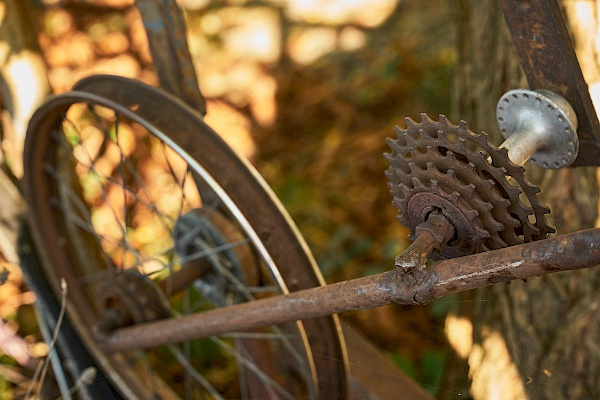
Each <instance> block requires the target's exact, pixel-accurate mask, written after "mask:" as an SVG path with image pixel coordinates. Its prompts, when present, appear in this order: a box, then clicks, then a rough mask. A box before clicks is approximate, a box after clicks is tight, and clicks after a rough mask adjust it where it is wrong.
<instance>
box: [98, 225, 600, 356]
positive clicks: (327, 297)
mask: <svg viewBox="0 0 600 400" xmlns="http://www.w3.org/2000/svg"><path fill="white" fill-rule="evenodd" d="M415 243H416V242H415ZM405 254H407V253H405ZM400 257H402V256H400ZM412 260H413V261H412V263H413V264H414V265H413V267H412V268H419V271H422V272H424V273H425V278H423V279H420V282H414V281H413V280H411V279H406V274H407V273H410V272H409V271H410V270H411V268H410V267H408V266H407V264H408V263H404V264H403V265H404V267H403V268H398V269H396V270H391V271H387V272H384V273H382V274H378V275H373V276H369V277H365V278H359V279H353V280H350V281H345V282H340V283H336V284H333V285H328V286H322V287H317V288H313V289H308V290H304V291H300V292H294V293H291V294H288V295H282V296H277V297H271V298H267V299H263V300H257V301H253V302H249V303H242V304H238V305H234V306H230V307H226V308H220V309H215V310H211V311H208V312H205V313H200V314H193V315H188V316H184V317H181V318H179V319H177V320H176V321H174V320H172V319H167V320H161V321H155V322H150V323H144V324H139V325H135V326H132V327H127V328H122V329H118V330H116V331H115V332H113V333H112V334H110V335H107V336H104V335H98V340H99V341H100V342H101V343H102V344H103V345H104V346H106V348H107V350H109V351H126V350H134V349H141V348H151V347H155V346H159V345H164V344H172V343H177V342H181V341H186V340H192V339H200V338H204V337H208V336H213V335H219V334H224V333H227V332H236V331H238V332H239V331H245V330H248V329H253V328H256V327H260V326H268V325H273V324H279V323H284V322H289V321H294V320H300V319H310V318H316V317H320V316H325V315H330V314H336V313H341V312H345V311H352V310H360V309H368V308H374V307H379V306H383V305H386V304H393V303H396V304H426V303H428V302H430V301H432V300H433V299H436V298H438V297H442V296H445V295H448V294H452V293H457V292H461V291H465V290H470V289H474V288H478V287H483V286H489V285H492V284H496V283H501V282H508V281H511V280H515V279H527V278H531V277H534V276H541V275H544V274H548V273H552V272H559V271H566V270H573V269H581V268H588V267H591V266H594V265H596V264H599V263H600V228H596V229H590V230H587V231H580V232H575V233H571V234H568V235H564V236H560V237H557V238H553V239H546V240H541V241H537V242H533V243H527V244H523V245H518V246H512V247H507V248H504V249H500V250H495V251H490V252H486V253H479V254H474V255H471V256H466V257H461V258H455V259H451V260H444V261H437V262H430V263H429V264H428V265H427V267H426V268H424V269H423V268H420V265H419V263H420V261H419V260H416V259H414V257H413V258H412ZM401 264H402V263H401ZM396 265H398V260H397V261H396ZM174 324H177V328H176V329H174Z"/></svg>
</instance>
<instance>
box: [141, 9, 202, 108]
mask: <svg viewBox="0 0 600 400" xmlns="http://www.w3.org/2000/svg"><path fill="white" fill-rule="evenodd" d="M135 3H136V7H137V8H138V9H139V10H140V13H141V15H142V21H143V22H144V27H145V28H146V35H147V36H148V41H149V44H150V52H151V53H152V60H153V62H154V68H155V70H156V73H157V75H158V79H159V81H160V86H161V87H162V88H163V89H165V90H166V91H168V92H170V93H171V94H173V95H175V96H177V97H179V98H180V99H182V100H183V101H185V102H186V103H187V104H188V105H190V106H191V107H192V108H193V109H195V110H196V111H198V112H199V113H200V114H201V115H205V114H206V102H205V100H204V97H203V96H202V93H201V92H200V89H199V86H198V79H197V77H196V71H195V69H194V64H193V62H192V57H191V55H190V51H189V49H188V44H187V32H186V29H185V19H184V17H183V13H182V11H181V9H180V8H179V6H178V5H177V2H176V1H175V0H136V2H135Z"/></svg>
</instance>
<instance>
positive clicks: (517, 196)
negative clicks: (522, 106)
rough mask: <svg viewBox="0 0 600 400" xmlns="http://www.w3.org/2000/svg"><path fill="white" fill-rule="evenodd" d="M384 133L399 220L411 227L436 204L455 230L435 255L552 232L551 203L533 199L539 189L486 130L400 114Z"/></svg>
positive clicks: (471, 250) (483, 248)
mask: <svg viewBox="0 0 600 400" xmlns="http://www.w3.org/2000/svg"><path fill="white" fill-rule="evenodd" d="M406 125H407V128H406V129H403V128H399V127H395V128H394V129H395V131H396V133H397V138H396V139H388V144H389V146H390V147H391V150H392V152H391V153H387V154H385V157H386V159H387V160H388V162H389V163H390V167H389V169H388V170H387V171H386V175H387V177H388V178H389V179H390V183H389V187H390V192H391V194H392V196H393V198H394V199H393V204H394V206H395V207H396V208H397V209H398V211H399V214H398V220H399V221H400V222H401V223H402V224H403V225H405V226H407V227H409V228H410V229H411V236H413V237H414V233H415V228H416V227H417V226H418V225H419V224H420V223H421V222H423V221H425V219H426V218H427V215H428V214H429V212H431V211H433V210H434V209H439V210H441V211H442V213H443V214H444V215H445V216H446V218H448V219H449V220H450V221H451V222H452V224H453V226H454V229H455V232H456V235H455V237H454V239H453V240H451V241H450V242H449V243H448V244H447V245H446V246H445V247H444V249H443V250H442V252H441V254H440V255H441V257H443V258H453V257H458V256H463V255H468V254H473V253H476V252H480V251H486V250H493V249H499V248H502V247H506V246H511V245H516V244H521V243H524V242H531V241H534V240H539V239H544V238H546V236H547V235H548V234H549V233H553V232H554V231H555V230H554V228H553V227H552V226H550V225H549V224H548V223H547V221H546V218H545V214H548V213H549V212H550V209H549V208H548V207H546V206H544V205H543V204H541V203H540V202H539V200H538V199H537V197H536V195H537V193H539V191H540V189H539V188H538V187H537V186H535V185H532V184H531V183H530V182H529V181H528V180H527V179H526V178H525V175H524V172H525V169H524V168H523V167H521V166H517V165H515V164H514V163H512V162H511V161H510V159H509V158H508V155H507V151H506V149H504V148H497V147H495V146H494V145H492V144H491V143H490V142H489V141H488V139H487V135H486V134H485V133H481V134H475V133H473V132H472V131H471V130H469V129H468V128H467V125H466V123H465V122H464V121H463V122H461V123H460V124H459V125H454V124H452V123H450V122H448V120H447V119H446V117H445V116H443V115H440V117H439V121H434V120H432V119H431V118H429V117H428V116H427V115H425V114H422V115H421V122H415V121H413V120H412V119H410V118H407V119H406Z"/></svg>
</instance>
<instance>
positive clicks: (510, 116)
mask: <svg viewBox="0 0 600 400" xmlns="http://www.w3.org/2000/svg"><path fill="white" fill-rule="evenodd" d="M496 118H497V119H498V125H499V126H500V131H501V132H502V135H503V136H504V138H505V139H506V140H505V141H504V143H502V145H501V147H505V148H506V149H507V150H508V157H509V158H510V160H511V161H512V162H514V163H515V164H517V165H523V164H525V163H526V162H527V161H528V160H529V161H531V162H532V163H534V164H536V165H539V166H541V167H544V168H554V169H556V168H562V167H566V166H568V165H570V164H571V163H572V162H573V161H574V160H575V158H576V157H577V152H578V151H579V139H578V137H577V116H576V115H575V111H574V110H573V108H572V107H571V105H570V104H569V103H568V102H567V101H566V100H565V99H564V98H562V97H561V96H559V95H557V94H556V93H553V92H550V91H547V90H539V91H531V90H525V89H517V90H511V91H509V92H507V93H506V94H504V96H502V98H501V99H500V101H498V106H497V108H496Z"/></svg>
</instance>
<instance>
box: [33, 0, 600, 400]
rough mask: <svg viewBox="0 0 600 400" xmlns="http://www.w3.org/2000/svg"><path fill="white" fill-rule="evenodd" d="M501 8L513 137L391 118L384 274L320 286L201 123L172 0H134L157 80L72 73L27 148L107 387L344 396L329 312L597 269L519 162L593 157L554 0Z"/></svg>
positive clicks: (162, 392)
mask: <svg viewBox="0 0 600 400" xmlns="http://www.w3.org/2000/svg"><path fill="white" fill-rule="evenodd" d="M513 3H514V2H512V1H509V0H501V1H500V4H501V5H502V6H503V7H504V11H505V17H506V19H507V22H508V25H509V28H510V31H511V33H513V37H514V40H515V44H516V47H517V50H518V51H519V55H520V58H521V60H522V63H523V66H524V69H525V72H526V74H527V75H528V80H529V84H530V88H531V90H530V91H524V90H517V91H512V92H509V93H507V95H505V97H503V98H502V99H501V100H500V102H499V106H498V107H499V108H498V119H499V123H500V126H501V129H502V130H503V132H505V133H506V136H507V141H506V142H505V143H504V145H503V146H501V147H500V148H499V147H496V146H494V145H493V144H491V143H489V141H488V140H487V138H486V136H485V135H484V134H475V133H473V132H471V131H470V130H469V129H468V128H467V126H466V124H465V123H460V124H459V125H454V124H451V123H450V122H448V121H447V120H446V119H445V118H444V117H440V118H439V120H433V119H431V118H429V117H427V116H423V119H422V121H420V122H415V121H412V120H409V121H408V123H407V126H408V127H407V128H406V129H400V128H398V129H397V137H396V138H394V139H390V140H389V144H390V147H391V151H390V153H389V154H387V155H386V158H387V159H388V161H389V164H390V167H389V169H388V172H387V176H388V178H389V181H390V190H391V193H392V196H393V201H394V205H395V206H396V208H398V210H399V220H400V221H401V222H402V223H403V224H404V225H406V226H408V227H409V228H410V229H411V237H412V239H413V240H414V242H413V244H412V245H411V246H410V247H409V248H408V249H407V251H406V252H405V253H403V254H402V255H399V256H398V257H397V259H396V265H395V268H394V269H392V270H390V271H388V272H385V273H382V274H378V275H373V276H369V277H365V278H358V279H354V280H350V281H345V282H341V283H337V284H332V285H328V286H324V285H323V279H322V277H321V276H320V273H319V272H318V268H317V267H316V264H315V261H314V260H313V258H312V256H311V255H310V252H309V250H308V247H307V245H306V244H305V242H304V240H303V239H302V237H301V236H300V234H299V233H298V231H297V229H296V228H295V226H294V225H293V222H292V221H291V219H290V217H289V216H288V215H287V213H286V212H285V210H284V208H283V206H282V205H281V204H280V203H279V201H278V200H277V199H276V198H275V196H274V195H273V194H272V192H271V191H270V189H269V188H268V186H267V185H266V183H265V182H264V181H263V180H262V178H261V177H260V176H259V175H258V174H257V172H256V171H255V170H254V169H253V168H252V167H251V166H250V165H249V163H248V162H247V161H245V160H244V159H243V158H242V157H240V156H238V155H237V154H236V153H235V152H234V151H233V150H231V149H230V148H229V147H228V146H227V145H226V144H225V142H224V141H223V140H222V139H221V138H220V137H219V136H218V135H217V134H216V133H215V132H214V131H213V130H212V129H211V128H210V127H209V126H207V125H206V124H205V123H204V122H203V119H202V114H203V113H204V106H203V99H202V95H201V93H200V92H199V91H198V89H197V87H198V86H197V83H196V81H195V73H194V71H193V68H192V66H191V63H190V62H189V55H186V53H185V52H186V50H185V35H184V34H182V31H181V27H182V26H183V24H182V20H181V19H180V18H178V17H177V16H178V15H180V14H179V12H178V10H177V8H176V5H175V2H168V7H171V8H169V9H168V10H167V9H160V8H152V7H153V6H155V3H153V2H150V1H148V2H144V1H140V2H139V3H138V7H140V9H141V11H142V15H143V18H144V21H145V22H146V27H147V30H148V34H149V36H150V43H151V44H152V43H153V44H155V45H156V46H157V48H156V49H154V51H153V55H154V56H155V63H157V70H158V71H159V77H160V79H161V86H162V88H163V89H165V90H161V89H157V88H153V87H150V86H147V85H145V84H142V83H140V82H137V81H134V80H130V79H126V78H122V77H116V76H108V75H98V76H92V77H89V78H85V79H83V80H82V81H80V82H79V83H78V84H76V85H75V87H73V89H72V91H71V92H68V93H65V94H61V95H58V96H55V97H52V98H51V99H49V100H48V101H47V102H46V103H44V104H43V105H42V106H41V107H40V108H39V109H38V110H37V111H36V113H35V114H34V116H33V117H32V119H31V121H30V124H29V129H28V133H27V137H26V143H25V152H24V160H25V165H24V171H25V173H24V178H23V187H24V191H25V198H26V200H27V204H28V206H29V215H28V218H29V225H30V229H31V231H32V235H33V238H34V242H35V245H36V248H37V251H38V252H39V254H40V258H41V260H42V266H43V273H44V275H45V277H44V278H45V279H46V280H47V281H48V282H49V283H50V285H51V287H52V289H53V290H54V291H55V293H61V290H64V289H61V285H62V284H61V281H62V282H64V285H66V287H67V288H68V299H69V301H68V303H67V313H68V316H69V318H70V321H71V323H72V324H73V326H74V328H75V331H76V333H77V335H78V336H79V337H80V338H81V340H82V342H83V343H84V344H85V347H86V348H87V350H88V351H89V352H90V353H91V355H92V357H93V358H94V360H95V361H96V362H97V363H98V365H99V366H100V367H101V368H102V369H103V371H104V372H105V373H106V375H107V376H108V377H109V378H110V380H111V383H112V384H113V385H114V387H115V388H116V390H117V391H118V392H119V394H120V395H122V396H124V397H126V398H180V397H181V398H209V397H210V398H287V399H295V398H343V397H344V396H345V395H346V394H347V390H348V389H347V382H346V379H347V378H346V373H347V365H346V353H345V348H344V339H343V336H342V334H341V331H340V326H339V321H338V319H337V317H336V315H335V314H337V313H341V312H344V311H349V310H357V309H365V308H372V307H378V306H382V305H385V304H391V303H397V304H425V303H427V302H429V301H431V300H433V299H435V298H438V297H441V296H444V295H447V294H450V293H456V292H459V291H464V290H469V289H473V288H476V287H481V286H485V285H490V284H495V283H499V282H507V281H510V280H514V279H525V278H528V277H532V276H537V275H542V274H546V273H550V272H556V271H562V270H568V269H576V268H585V267H590V266H593V265H595V264H597V263H598V262H599V261H600V251H598V250H597V248H596V245H597V243H599V237H598V235H599V234H600V233H599V231H598V230H595V229H594V230H589V231H582V232H576V233H573V234H569V235H564V236H560V237H556V238H551V239H547V236H548V234H550V233H553V231H554V230H553V228H552V227H551V226H550V225H549V224H548V223H547V222H546V220H545V215H546V214H548V213H549V212H550V211H549V209H548V208H547V207H545V206H544V205H542V204H541V203H540V202H539V201H538V200H537V198H536V195H537V193H538V192H539V188H537V186H535V185H532V184H530V183H529V182H528V181H527V179H526V178H525V176H524V169H523V167H522V164H524V163H525V161H527V160H530V161H531V162H536V163H539V164H540V165H542V166H544V167H549V168H562V167H565V166H567V165H573V166H578V165H595V164H596V163H597V162H598V161H597V160H598V159H600V158H599V157H597V155H598V152H599V151H600V146H599V145H598V143H599V142H600V141H599V140H598V138H599V137H600V129H599V126H598V120H597V117H596V114H595V112H594V110H593V107H592V104H591V100H590V98H589V94H588V93H587V89H586V88H585V87H583V86H582V84H581V83H582V81H583V78H582V76H581V72H580V71H579V69H578V64H577V59H576V58H575V55H574V52H573V49H572V46H571V44H570V41H569V40H570V39H569V37H568V33H567V31H566V27H565V25H564V21H563V20H562V19H561V18H558V16H559V15H560V14H559V13H560V9H559V7H558V5H557V3H556V2H555V1H537V2H530V3H528V4H529V7H530V8H525V7H514V4H513ZM145 7H148V8H145ZM536 7H537V8H536ZM548 13H549V14H548ZM532 15H536V16H538V18H539V21H541V22H544V24H533V23H531V21H529V18H531V16H532ZM166 16H168V17H166ZM549 21H550V22H549ZM540 26H541V28H540ZM541 44H543V45H544V47H548V46H552V47H554V48H556V49H557V50H556V51H553V52H544V53H540V52H536V51H537V49H539V48H540V46H541ZM160 46H166V47H160ZM159 47H160V48H159ZM165 49H167V50H165ZM548 54H562V57H561V58H560V59H559V60H556V61H554V62H552V63H550V62H548V60H547V55H548ZM173 60H177V61H179V62H180V64H179V65H174V64H173V62H172V61H173ZM163 63H164V65H165V66H163ZM557 64H558V65H559V67H557ZM535 90H537V91H535ZM169 92H170V93H169ZM174 127H177V129H174ZM540 127H541V128H540ZM556 132H558V134H557V133H556ZM432 259H435V260H436V261H432ZM215 371H216V372H215Z"/></svg>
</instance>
